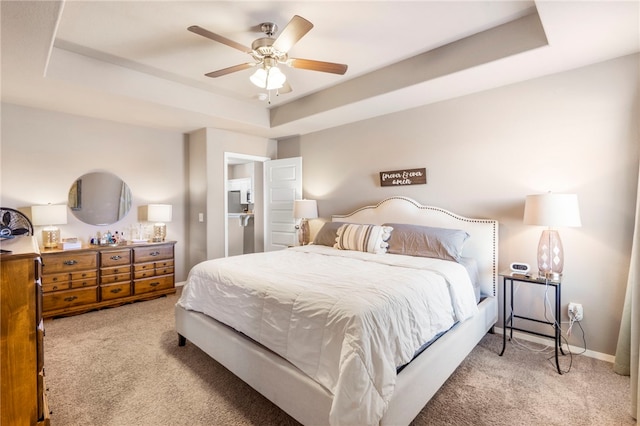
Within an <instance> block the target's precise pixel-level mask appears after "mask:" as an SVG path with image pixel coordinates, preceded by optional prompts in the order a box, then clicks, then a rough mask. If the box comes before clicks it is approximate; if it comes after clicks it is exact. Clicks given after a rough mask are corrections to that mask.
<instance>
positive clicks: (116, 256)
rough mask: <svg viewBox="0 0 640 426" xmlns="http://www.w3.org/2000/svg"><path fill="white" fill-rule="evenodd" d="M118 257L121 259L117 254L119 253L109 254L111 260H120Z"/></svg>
mask: <svg viewBox="0 0 640 426" xmlns="http://www.w3.org/2000/svg"><path fill="white" fill-rule="evenodd" d="M120 259H122V256H119V255H115V256H111V260H120Z"/></svg>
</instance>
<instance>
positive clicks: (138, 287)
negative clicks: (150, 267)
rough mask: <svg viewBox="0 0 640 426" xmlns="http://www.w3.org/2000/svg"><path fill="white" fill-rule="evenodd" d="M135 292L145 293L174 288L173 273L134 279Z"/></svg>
mask: <svg viewBox="0 0 640 426" xmlns="http://www.w3.org/2000/svg"><path fill="white" fill-rule="evenodd" d="M133 285H134V290H133V291H134V293H135V294H143V293H150V292H153V291H158V290H167V289H170V288H173V275H165V276H163V277H153V278H146V279H142V280H135V281H134V284H133Z"/></svg>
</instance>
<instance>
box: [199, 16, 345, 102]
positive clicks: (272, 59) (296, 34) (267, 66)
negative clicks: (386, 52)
mask: <svg viewBox="0 0 640 426" xmlns="http://www.w3.org/2000/svg"><path fill="white" fill-rule="evenodd" d="M311 28H313V24H312V23H311V22H309V21H307V20H306V19H304V18H302V17H301V16H298V15H295V16H294V17H293V18H291V21H289V23H288V24H287V25H286V26H285V27H284V29H283V30H282V31H281V33H280V35H279V36H278V37H277V38H273V35H274V34H275V33H276V32H277V31H278V27H277V25H276V24H274V23H272V22H265V23H263V24H261V26H260V30H261V31H262V32H263V33H265V34H266V37H261V38H259V39H256V40H255V41H254V42H253V43H251V48H249V47H246V46H244V45H242V44H240V43H236V42H235V41H233V40H229V39H228V38H226V37H223V36H221V35H219V34H215V33H212V32H211V31H209V30H206V29H204V28H202V27H199V26H197V25H192V26H190V27H189V28H187V29H188V30H189V31H191V32H192V33H195V34H198V35H201V36H203V37H206V38H208V39H211V40H213V41H217V42H218V43H222V44H226V45H227V46H229V47H233V48H234V49H237V50H240V51H242V52H245V53H248V54H249V55H251V57H252V58H253V62H247V63H244V64H239V65H234V66H232V67H228V68H223V69H220V70H217V71H212V72H209V73H206V74H205V75H206V76H207V77H213V78H216V77H221V76H224V75H227V74H231V73H233V72H236V71H242V70H245V69H248V68H252V67H258V69H257V70H256V72H255V73H254V74H253V75H252V76H251V77H250V80H251V82H252V83H253V84H255V85H256V86H258V87H260V88H263V89H267V90H274V89H277V90H279V91H280V93H286V92H288V91H291V87H290V86H289V85H288V84H286V76H285V75H284V74H283V73H282V71H281V70H280V69H279V68H278V64H284V65H288V66H290V67H292V68H300V69H306V70H313V71H321V72H328V73H333V74H340V75H343V74H344V73H345V72H346V71H347V65H345V64H337V63H333V62H323V61H315V60H312V59H300V58H290V57H289V55H288V52H289V50H290V49H291V48H292V47H293V45H294V44H296V43H297V42H298V41H299V40H300V39H301V38H302V37H304V36H305V34H307V33H308V32H309V31H310V30H311Z"/></svg>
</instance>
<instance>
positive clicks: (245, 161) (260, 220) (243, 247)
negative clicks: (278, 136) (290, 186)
mask: <svg viewBox="0 0 640 426" xmlns="http://www.w3.org/2000/svg"><path fill="white" fill-rule="evenodd" d="M269 160H271V159H270V158H269V157H260V156H255V155H247V154H239V153H233V152H225V153H224V164H225V167H224V193H225V194H226V195H225V197H224V212H225V217H226V218H227V220H226V221H225V227H224V229H225V232H224V241H225V244H224V255H225V257H228V256H233V255H237V254H247V253H254V252H261V251H263V247H264V190H263V170H264V168H263V165H264V162H265V161H269Z"/></svg>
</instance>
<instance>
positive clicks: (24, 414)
mask: <svg viewBox="0 0 640 426" xmlns="http://www.w3.org/2000/svg"><path fill="white" fill-rule="evenodd" d="M0 248H1V249H2V250H3V254H2V255H0V262H1V263H2V268H0V270H1V274H0V276H1V278H0V313H1V316H2V319H1V320H2V322H1V324H2V327H1V329H2V337H1V339H0V342H1V344H0V348H1V350H0V359H1V360H2V363H1V364H2V367H1V370H0V376H1V377H2V381H1V387H2V389H1V391H0V394H1V395H2V398H0V399H1V400H2V403H1V407H0V413H1V415H0V424H2V425H3V426H4V425H38V426H45V425H46V426H48V425H49V424H50V420H49V409H48V406H47V397H46V395H45V393H44V389H45V385H44V349H43V337H44V324H43V321H42V290H41V289H40V253H39V250H38V243H37V241H36V239H35V237H31V236H18V237H16V238H14V239H11V240H7V241H2V242H1V243H0ZM5 250H6V251H7V252H4V251H5Z"/></svg>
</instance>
